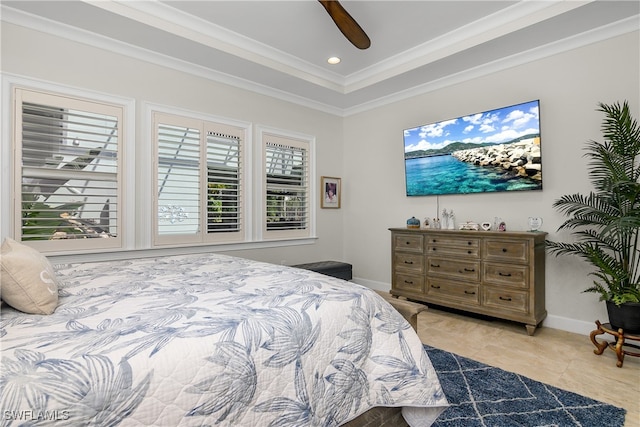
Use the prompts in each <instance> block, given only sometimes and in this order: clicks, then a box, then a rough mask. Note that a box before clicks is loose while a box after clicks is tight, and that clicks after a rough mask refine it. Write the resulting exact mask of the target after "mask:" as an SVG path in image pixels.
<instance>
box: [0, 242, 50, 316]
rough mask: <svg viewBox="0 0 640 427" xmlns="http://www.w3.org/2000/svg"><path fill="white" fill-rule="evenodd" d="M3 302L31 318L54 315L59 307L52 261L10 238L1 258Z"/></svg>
mask: <svg viewBox="0 0 640 427" xmlns="http://www.w3.org/2000/svg"><path fill="white" fill-rule="evenodd" d="M0 266H1V267H2V268H1V269H0V287H1V289H2V293H1V294H0V296H1V297H2V300H3V301H4V302H6V303H7V304H9V305H10V306H12V307H13V308H15V309H16V310H20V311H23V312H25V313H30V314H51V313H53V312H54V311H55V309H56V307H57V306H58V280H57V279H56V276H55V271H54V269H53V266H52V265H51V263H50V262H49V260H48V259H47V258H46V257H45V256H44V255H42V254H41V253H40V252H38V251H37V250H35V249H33V248H31V247H29V246H27V245H23V244H22V243H18V242H16V241H15V240H13V239H11V238H9V237H7V238H6V239H5V241H4V243H3V244H2V257H1V258H0Z"/></svg>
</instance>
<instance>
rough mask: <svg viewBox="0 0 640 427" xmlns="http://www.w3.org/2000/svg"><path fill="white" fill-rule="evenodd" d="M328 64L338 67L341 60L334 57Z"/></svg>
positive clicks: (328, 60)
mask: <svg viewBox="0 0 640 427" xmlns="http://www.w3.org/2000/svg"><path fill="white" fill-rule="evenodd" d="M327 62H328V63H329V64H331V65H336V64H339V63H340V58H338V57H337V56H332V57H331V58H329V59H327Z"/></svg>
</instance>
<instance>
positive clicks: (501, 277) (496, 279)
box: [482, 262, 529, 289]
mask: <svg viewBox="0 0 640 427" xmlns="http://www.w3.org/2000/svg"><path fill="white" fill-rule="evenodd" d="M482 281H483V282H484V283H488V284H492V285H505V286H513V287H517V288H521V289H527V288H529V267H528V266H526V265H517V264H499V263H491V262H486V263H484V266H483V269H482Z"/></svg>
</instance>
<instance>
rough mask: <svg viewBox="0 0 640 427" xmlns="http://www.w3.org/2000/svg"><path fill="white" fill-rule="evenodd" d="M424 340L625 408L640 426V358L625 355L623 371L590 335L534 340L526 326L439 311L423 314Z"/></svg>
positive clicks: (631, 422)
mask: <svg viewBox="0 0 640 427" xmlns="http://www.w3.org/2000/svg"><path fill="white" fill-rule="evenodd" d="M595 328H596V327H595V323H594V329H595ZM418 335H419V336H420V339H421V340H422V342H423V343H425V344H428V345H431V346H433V347H437V348H440V349H443V350H447V351H451V352H454V353H457V354H459V355H461V356H465V357H468V358H470V359H474V360H478V361H480V362H483V363H486V364H489V365H492V366H497V367H499V368H502V369H505V370H508V371H511V372H517V373H519V374H521V375H524V376H527V377H529V378H532V379H535V380H538V381H542V382H544V383H547V384H550V385H553V386H555V387H559V388H562V389H564V390H569V391H573V392H575V393H579V394H582V395H584V396H588V397H591V398H593V399H596V400H599V401H603V402H607V403H610V404H612V405H615V406H618V407H623V408H625V409H626V410H627V415H626V422H625V427H640V357H631V356H625V358H624V364H623V366H622V368H618V367H616V361H617V358H616V355H615V353H614V352H613V351H612V350H610V349H605V351H604V353H603V354H602V355H599V356H598V355H596V354H594V353H593V350H594V349H595V346H594V345H593V344H592V343H591V340H590V339H589V336H583V335H579V334H574V333H571V332H566V331H561V330H559V329H551V328H538V329H536V332H535V335H534V336H529V335H527V332H526V330H525V327H524V326H523V325H521V324H515V323H510V322H505V321H501V320H491V319H487V318H481V317H477V316H469V315H461V314H456V313H452V312H448V311H443V310H438V309H435V308H429V309H428V310H426V311H423V312H422V313H420V314H419V315H418ZM604 336H605V335H600V336H599V337H598V338H599V339H600V338H601V337H604ZM603 427H604V426H603Z"/></svg>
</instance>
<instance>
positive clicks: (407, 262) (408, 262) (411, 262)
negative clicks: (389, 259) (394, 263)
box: [404, 260, 413, 264]
mask: <svg viewBox="0 0 640 427" xmlns="http://www.w3.org/2000/svg"><path fill="white" fill-rule="evenodd" d="M404 263H405V264H413V261H406V260H405V262H404Z"/></svg>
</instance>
